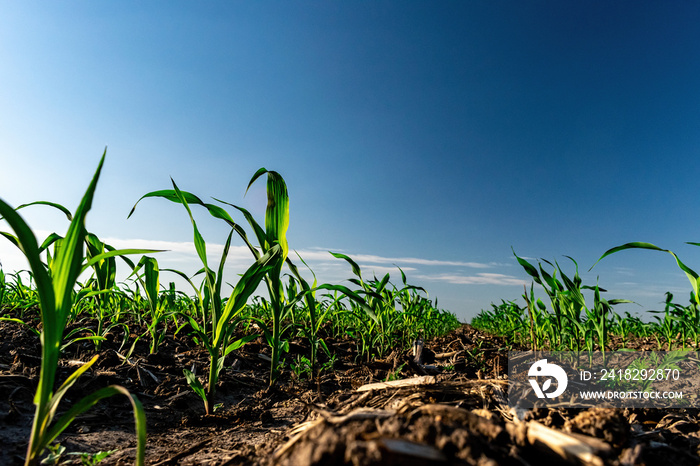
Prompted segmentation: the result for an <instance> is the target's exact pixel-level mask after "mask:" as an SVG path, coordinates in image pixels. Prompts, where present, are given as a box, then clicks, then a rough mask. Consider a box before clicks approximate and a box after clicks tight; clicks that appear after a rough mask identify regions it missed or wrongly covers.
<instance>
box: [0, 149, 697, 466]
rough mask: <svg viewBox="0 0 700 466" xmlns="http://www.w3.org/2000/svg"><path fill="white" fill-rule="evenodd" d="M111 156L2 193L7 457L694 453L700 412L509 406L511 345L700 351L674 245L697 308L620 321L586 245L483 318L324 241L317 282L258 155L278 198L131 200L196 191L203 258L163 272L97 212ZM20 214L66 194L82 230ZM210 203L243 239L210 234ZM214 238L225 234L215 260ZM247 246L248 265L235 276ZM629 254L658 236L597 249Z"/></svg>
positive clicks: (534, 459) (279, 190) (636, 459)
mask: <svg viewBox="0 0 700 466" xmlns="http://www.w3.org/2000/svg"><path fill="white" fill-rule="evenodd" d="M104 158H105V156H104V155H103V157H102V160H101V161H100V163H99V165H98V168H97V170H96V172H95V175H94V177H93V179H92V180H91V181H90V182H89V184H88V187H87V190H86V192H85V196H84V197H83V199H82V202H81V203H80V205H79V206H78V207H77V208H76V209H75V210H69V209H68V208H66V207H64V206H62V205H59V204H56V203H53V202H50V201H34V202H29V203H27V204H24V205H21V206H17V207H13V206H10V205H8V204H6V203H5V202H3V201H2V200H1V199H0V216H1V217H2V219H3V224H2V231H0V234H2V236H3V237H4V238H3V240H4V241H10V242H11V243H13V244H14V245H16V246H17V247H18V248H19V249H20V250H21V251H22V252H23V253H24V255H25V256H26V258H27V261H28V263H29V270H25V271H20V272H12V273H10V272H7V271H3V270H2V269H0V329H1V331H2V339H0V345H1V348H0V392H1V395H0V410H1V411H0V416H1V417H0V425H1V426H2V428H1V429H0V441H1V442H2V445H3V448H2V449H1V450H0V463H1V464H26V465H36V464H98V463H100V464H139V465H141V464H158V465H166V464H168V465H174V464H216V465H223V464H290V465H291V464H295V465H296V464H399V463H406V462H408V463H410V464H436V463H437V464H519V465H527V464H540V463H541V461H542V455H543V454H544V455H548V456H547V458H548V459H550V460H552V461H554V462H559V463H560V464H666V463H667V462H669V461H672V462H674V463H677V464H698V463H699V462H700V456H698V445H700V432H699V431H700V425H699V424H698V412H697V410H690V409H688V410H676V411H673V412H667V411H663V410H645V411H644V410H637V411H634V410H627V411H625V412H622V411H620V410H614V409H612V408H605V407H597V408H593V409H590V410H570V409H569V410H567V409H538V410H533V411H531V412H529V413H527V414H526V415H525V417H523V418H520V419H519V418H517V417H516V416H514V414H513V413H512V412H511V411H509V410H508V407H507V403H506V401H505V399H504V396H505V395H504V390H505V389H506V386H507V380H505V379H506V375H505V374H506V373H507V368H508V359H507V354H508V351H509V350H527V349H536V350H541V349H551V350H562V349H565V350H573V351H586V350H603V351H605V350H612V349H619V348H630V349H684V348H696V347H697V344H698V338H699V337H698V328H699V326H700V325H699V324H700V322H699V321H698V318H699V316H698V308H699V307H700V304H699V303H698V301H697V299H698V289H697V287H698V283H699V282H700V279H699V278H698V275H697V274H696V273H695V272H694V271H693V270H692V269H690V268H688V267H687V266H685V264H683V263H682V262H681V261H680V259H678V258H677V257H676V256H675V255H674V257H675V258H676V261H677V263H678V265H679V266H680V267H681V269H683V270H684V272H685V273H686V274H687V275H688V277H689V278H690V280H691V285H692V288H693V292H692V293H691V301H690V304H689V305H682V304H678V303H676V302H675V301H674V297H673V296H672V295H671V294H668V295H667V300H666V305H665V308H664V309H663V310H662V311H660V312H659V313H658V314H657V315H655V316H654V320H653V321H650V322H647V321H643V320H641V319H639V318H637V317H633V316H630V315H629V314H627V315H625V316H621V315H619V314H617V313H616V312H615V311H614V306H615V305H617V304H619V303H621V302H624V300H620V299H608V300H606V299H604V298H603V297H602V296H603V294H604V292H605V291H604V290H603V289H601V288H600V287H599V286H598V285H593V286H589V285H583V284H582V281H581V279H580V277H579V274H578V265H577V264H576V262H575V261H573V259H572V267H573V269H574V273H573V274H572V273H571V272H569V273H568V274H567V273H565V271H564V269H563V268H562V267H560V265H559V264H558V263H551V262H548V261H543V263H538V264H537V267H536V266H534V265H532V264H530V263H529V262H527V261H526V260H524V259H522V258H520V257H518V256H516V257H517V259H518V261H519V263H520V265H522V267H523V268H524V270H525V273H527V274H528V275H529V276H530V277H531V278H532V280H533V283H536V284H538V285H541V286H542V288H543V289H544V295H546V298H542V297H537V296H536V293H535V290H536V289H535V287H534V284H533V286H532V287H530V289H529V290H528V289H527V288H526V289H525V290H524V295H523V297H524V300H525V302H526V303H527V304H526V305H525V306H519V305H518V304H516V303H515V302H506V301H504V302H502V303H501V304H500V305H493V309H491V310H484V311H482V312H481V313H480V314H479V315H478V316H477V318H475V319H474V321H473V322H472V325H473V326H470V325H466V324H461V323H460V322H458V320H457V319H456V318H455V316H454V315H452V314H450V313H449V312H446V311H442V310H439V309H438V308H437V306H436V303H435V302H433V301H432V300H431V299H429V298H428V294H427V292H426V290H424V289H422V288H421V287H417V286H413V285H411V284H409V281H408V277H407V276H406V275H405V274H404V272H403V271H402V270H401V269H398V268H397V271H396V273H395V274H394V275H393V276H390V275H389V274H387V275H385V276H383V277H381V278H378V277H376V276H372V277H368V276H367V275H366V274H363V271H362V270H361V268H360V266H359V265H358V264H357V263H356V262H355V261H354V260H353V259H352V257H349V256H347V255H344V254H339V253H334V252H329V254H332V255H333V256H334V257H335V258H336V259H337V260H338V261H343V262H344V263H345V264H346V265H347V268H348V277H349V280H348V282H349V283H350V285H348V286H346V285H341V284H329V283H323V284H319V283H317V281H316V279H315V275H314V274H313V271H312V270H309V269H308V267H307V265H306V263H305V262H304V259H303V257H300V256H298V255H297V254H296V253H294V250H293V249H292V247H293V245H291V246H292V247H290V245H288V244H287V239H286V231H287V228H288V224H289V197H288V193H287V186H286V184H285V182H284V179H283V177H282V176H281V175H280V174H279V173H277V172H274V171H268V170H266V169H264V168H261V169H260V170H258V171H257V172H256V173H255V174H253V176H252V178H251V180H250V183H249V185H248V188H250V186H251V185H252V184H254V183H256V182H258V180H260V179H261V178H262V179H265V180H266V183H267V196H268V206H267V209H266V211H265V212H264V213H262V212H253V213H251V212H249V211H247V210H246V209H244V208H242V207H239V206H236V205H234V204H231V203H229V202H226V201H222V200H216V199H215V200H214V202H211V203H210V202H206V201H205V200H203V198H201V197H199V196H198V195H195V194H193V193H190V192H187V191H183V190H182V189H180V187H179V186H178V185H177V184H176V182H175V181H172V186H171V187H170V188H168V189H163V190H158V191H153V192H149V193H146V194H144V195H143V196H142V197H141V199H135V200H134V202H135V204H134V208H133V209H132V211H131V213H130V214H129V215H130V216H131V215H138V213H139V205H140V204H141V203H145V202H161V203H163V202H172V203H176V204H178V205H180V206H181V212H182V218H181V219H180V220H181V221H182V222H188V224H189V225H191V228H192V234H193V238H194V245H195V249H196V252H197V255H198V257H199V259H200V261H201V269H200V270H199V271H198V272H197V273H195V274H194V275H193V276H189V275H187V274H185V273H183V272H181V271H178V270H173V269H165V268H160V267H159V264H158V256H159V254H160V253H161V251H153V250H143V249H115V248H113V247H112V246H110V245H109V244H105V243H104V242H103V241H101V240H100V238H98V237H97V236H96V235H94V234H92V233H90V230H89V222H88V221H87V220H86V219H87V218H88V213H89V211H90V209H91V207H92V199H93V196H94V193H95V191H96V190H97V189H99V177H100V173H101V171H102V164H103V162H104ZM23 209H58V210H59V211H61V212H62V213H63V214H65V216H66V218H67V221H68V223H69V227H68V229H67V231H66V232H65V233H62V232H61V233H53V234H51V235H49V236H48V237H47V238H36V236H35V234H34V232H33V231H32V230H31V228H29V226H28V225H27V224H26V223H25V221H24V220H23V219H22V217H21V214H22V211H23ZM258 215H259V216H263V215H264V222H261V223H258V221H257V220H256V216H258ZM202 216H213V217H214V218H216V219H218V221H221V222H222V223H223V224H225V225H227V228H228V229H229V230H228V235H227V236H226V237H225V238H207V240H205V238H204V237H203V236H202V234H201V232H200V229H199V228H198V226H197V219H200V218H202ZM237 219H242V220H243V222H244V223H242V222H239V221H238V220H237ZM177 220H178V219H173V221H177ZM207 241H209V242H207ZM215 242H216V243H218V244H221V243H222V242H223V243H224V248H223V251H222V254H221V256H220V257H219V258H218V260H216V261H215V262H214V263H212V262H211V258H210V256H209V255H208V254H207V247H208V245H211V244H212V243H215ZM234 242H241V243H242V244H244V245H246V246H247V247H248V249H249V250H250V265H249V267H248V268H247V270H246V271H245V272H244V273H242V274H241V275H240V276H237V277H225V276H224V265H225V263H226V259H227V255H228V252H229V249H230V247H231V245H232V244H234ZM633 248H641V249H656V250H661V249H660V248H658V247H656V246H653V245H650V244H647V243H630V244H626V245H623V246H620V247H617V248H613V249H611V250H610V251H608V252H607V253H605V254H604V255H603V257H605V256H606V255H608V254H612V253H615V252H618V251H621V250H623V249H633ZM661 251H664V252H667V253H670V254H673V253H671V252H670V251H667V250H661ZM1 259H2V258H0V260H1ZM601 259H602V257H601ZM118 269H119V270H120V271H124V270H125V271H126V274H127V278H126V279H125V280H124V281H119V282H118V281H117V270H118ZM302 272H303V273H302ZM396 276H398V277H399V278H398V280H397V279H396V278H395V277H396ZM173 277H178V278H179V279H181V280H183V281H184V282H185V283H187V284H189V288H188V289H177V288H176V287H175V284H174V283H173V281H172V280H173ZM304 277H313V279H312V280H310V281H309V280H308V279H307V278H304ZM539 289H540V288H537V290H539ZM584 291H586V292H587V293H592V294H593V301H592V303H587V302H586V299H585V298H584ZM543 299H544V300H543ZM552 439H555V440H552ZM566 445H568V447H567V446H566ZM571 445H573V447H571Z"/></svg>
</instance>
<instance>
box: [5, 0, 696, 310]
mask: <svg viewBox="0 0 700 466" xmlns="http://www.w3.org/2000/svg"><path fill="white" fill-rule="evenodd" d="M699 23H700V3H697V2H691V1H679V2H673V3H666V2H639V1H634V2H632V1H615V2H609V1H590V2H574V1H571V2H561V1H527V2H523V1H470V2H456V1H445V2H403V1H402V2H398V1H393V2H387V1H356V2H355V1H354V2H325V1H324V2H321V1H319V2H303V1H294V2H287V1H276V2H271V1H260V2H246V1H226V2H177V1H168V2H165V1H149V2H136V1H132V2H127V1H120V2H116V1H113V2H88V1H68V2H31V1H24V2H14V1H9V0H0V63H2V65H1V66H0V197H2V198H3V199H4V200H6V201H7V202H9V203H10V204H12V205H19V204H22V203H25V202H29V201H34V200H51V201H55V202H59V203H62V204H64V205H66V206H68V207H69V208H71V209H74V208H75V207H76V206H77V204H78V202H79V199H80V197H81V195H82V193H83V192H84V190H85V188H86V186H87V184H88V182H89V179H90V177H91V176H92V173H93V172H94V170H95V168H96V165H97V162H98V160H99V157H100V155H101V154H102V151H103V150H104V147H105V146H107V147H108V149H107V161H106V164H105V167H104V170H103V174H102V178H101V179H100V183H99V185H98V191H97V196H96V200H95V204H94V209H93V211H92V212H91V214H90V216H89V217H88V228H89V229H90V230H91V231H94V232H95V233H96V234H98V235H99V236H100V237H102V238H104V239H107V240H108V241H111V242H112V243H113V244H114V245H115V246H143V245H153V246H155V247H163V248H166V249H170V250H172V252H170V253H163V254H161V255H160V256H159V259H160V261H161V263H162V265H161V266H174V267H177V268H180V269H182V270H184V271H188V272H193V271H194V270H196V269H197V268H198V267H199V264H198V263H197V261H196V256H195V253H194V247H193V246H192V244H191V242H192V232H191V226H190V224H189V221H188V218H187V215H186V213H185V211H184V209H183V208H182V207H181V206H177V205H175V204H171V203H168V202H166V201H163V200H156V199H148V200H146V201H144V202H143V203H142V204H140V205H139V207H138V208H137V210H136V213H135V214H134V216H133V217H132V218H131V219H129V220H127V219H126V216H127V214H128V212H129V210H130V209H131V206H132V205H133V204H134V203H135V202H136V200H137V199H138V198H139V197H140V196H141V195H143V194H145V193H146V192H148V191H152V190H156V189H165V188H169V187H170V177H173V178H174V179H175V181H176V182H177V183H178V185H179V186H180V187H181V188H182V189H185V190H188V191H191V192H193V193H195V194H197V195H199V196H200V197H203V198H210V197H217V198H220V199H224V200H226V201H229V202H232V203H237V204H240V205H243V206H246V207H248V208H249V209H250V210H251V211H253V213H254V214H256V215H257V217H258V219H260V221H262V219H263V213H264V208H265V193H264V183H263V182H262V181H261V182H258V183H257V184H256V185H255V186H254V187H253V189H252V190H251V191H250V192H249V193H248V195H247V196H246V197H245V198H244V197H243V194H244V190H245V187H246V185H247V183H248V181H249V180H250V177H251V176H252V175H253V173H254V172H255V171H256V170H257V169H258V168H260V167H266V168H268V169H270V170H275V171H278V172H279V173H281V174H282V176H283V177H284V178H285V180H286V181H287V184H288V189H289V195H290V208H291V225H290V229H289V233H288V238H289V242H290V247H292V248H294V249H296V250H297V251H299V252H300V253H301V254H302V256H303V257H304V258H305V259H307V262H309V264H310V265H311V267H312V268H313V269H314V271H315V272H316V274H317V275H318V277H319V279H320V280H322V281H328V282H340V281H341V280H344V279H347V278H350V277H351V276H352V275H351V271H350V269H349V267H348V266H347V264H346V263H345V262H344V261H342V260H337V259H334V258H332V257H331V256H330V255H329V254H328V253H327V251H328V250H333V251H341V252H344V253H345V254H348V255H350V256H352V257H354V258H356V260H357V261H358V262H359V263H360V265H361V266H362V267H363V270H365V273H366V275H367V276H370V277H371V274H372V271H374V272H375V273H376V274H377V275H380V274H384V273H386V272H387V271H390V272H391V273H392V277H394V281H395V283H397V284H400V275H399V273H398V270H397V269H396V268H395V265H397V266H400V267H402V268H403V269H404V270H405V271H406V273H407V275H408V279H409V282H410V283H413V284H417V285H422V286H424V287H425V288H426V289H427V290H428V292H429V293H430V296H431V297H438V299H439V305H440V307H442V308H446V309H449V310H450V311H452V312H454V313H455V314H457V316H458V317H460V318H461V319H463V320H468V319H470V318H471V317H473V316H474V315H475V314H476V313H477V312H478V311H479V310H481V309H487V308H489V307H490V303H491V302H495V303H499V302H500V300H501V299H506V300H514V299H519V300H520V302H522V300H521V299H520V295H521V294H522V292H523V288H522V284H523V283H529V280H528V277H527V276H526V274H525V272H524V271H523V270H522V268H520V267H519V266H518V265H517V263H516V261H515V260H514V257H513V254H512V252H511V247H513V248H514V249H515V251H516V252H517V253H518V254H519V255H521V256H525V257H528V258H532V259H533V260H534V259H537V258H545V259H548V260H558V261H559V262H560V263H561V264H562V266H563V267H564V268H565V270H567V271H568V272H570V273H573V268H572V267H571V266H570V265H569V263H568V260H567V259H566V258H564V255H569V256H572V257H574V258H575V259H576V260H577V261H578V262H579V265H580V267H581V271H582V275H583V277H584V280H585V282H587V283H588V284H594V283H595V281H596V279H597V278H598V279H599V283H600V285H601V286H602V287H604V288H607V289H608V290H609V292H608V293H607V297H608V298H627V299H632V300H635V301H637V302H639V303H640V304H641V305H642V306H641V307H640V306H632V305H627V307H618V310H619V311H620V312H624V311H625V310H628V311H630V312H635V311H637V310H639V311H643V310H645V309H659V308H661V304H659V303H660V302H662V301H663V299H664V292H666V291H673V292H674V293H676V297H677V301H679V302H683V303H685V302H687V296H688V292H689V291H690V286H689V283H688V281H687V279H686V278H685V276H684V274H683V273H682V272H680V270H678V268H677V267H676V265H675V263H674V262H673V258H672V257H671V256H669V255H667V254H661V253H654V252H651V251H626V252H623V253H620V254H618V255H615V256H612V257H610V258H608V259H605V260H604V261H603V262H602V263H600V264H599V265H597V266H596V267H595V268H594V269H593V271H592V272H590V273H588V272H586V271H587V270H588V268H589V267H591V266H592V265H593V264H594V263H595V261H596V259H597V258H598V257H599V256H600V255H601V254H602V253H603V252H604V251H605V250H607V249H608V248H610V247H613V246H616V245H619V244H622V243H625V242H628V241H648V242H652V243H656V244H657V245H659V246H661V247H665V248H669V249H673V250H674V251H676V252H677V253H678V254H679V255H680V256H681V258H682V259H683V260H685V261H686V262H687V263H688V264H689V265H690V266H691V267H692V266H695V267H700V248H697V247H693V246H689V245H686V244H684V242H685V241H700V237H698V234H699V231H698V226H699V223H700V219H699V217H698V214H697V212H698V205H697V204H698V184H697V180H698V174H699V168H700V54H698V50H700V28H699V27H698V24H699ZM23 212H24V214H25V216H26V218H27V219H28V221H29V222H30V224H31V225H32V227H33V228H35V229H37V230H38V231H39V232H40V233H41V234H43V235H45V234H47V233H48V232H50V231H58V232H61V233H62V232H64V231H65V229H66V227H67V222H66V221H65V219H64V218H62V217H61V216H60V215H58V214H56V213H54V212H52V211H51V209H48V208H45V207H34V208H32V209H31V210H30V209H27V210H24V211H23ZM195 212H196V214H197V219H198V221H199V222H200V224H201V226H202V230H203V234H204V236H205V239H206V240H207V241H208V242H209V243H210V244H212V245H213V244H221V243H222V242H223V241H224V240H225V237H226V234H227V230H226V228H225V225H224V224H223V223H221V222H216V221H213V219H210V218H208V215H207V214H206V213H205V212H203V211H195ZM240 220H241V222H243V219H242V218H240ZM238 246H241V245H240V244H239V245H238ZM212 252H216V248H214V247H212ZM17 256H18V254H17V252H16V251H15V250H13V246H11V245H10V244H9V243H8V242H6V241H3V242H1V243H0V261H2V263H3V266H4V268H5V270H6V271H9V270H12V269H15V268H18V267H19V268H21V267H24V265H23V264H22V261H21V260H20V259H19V258H18V257H17ZM249 261H250V255H249V252H247V251H245V250H244V249H243V248H240V249H236V250H235V251H234V254H233V257H232V260H231V267H230V270H229V274H230V275H229V277H230V278H229V280H230V281H234V280H235V273H236V272H237V271H238V272H240V271H242V267H244V266H245V265H246V264H247V263H248V262H249ZM583 272H585V273H583ZM165 281H167V279H165ZM539 294H540V296H542V294H543V293H542V292H541V291H540V292H539Z"/></svg>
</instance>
